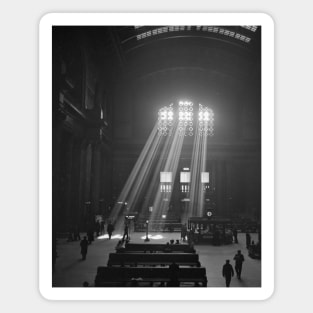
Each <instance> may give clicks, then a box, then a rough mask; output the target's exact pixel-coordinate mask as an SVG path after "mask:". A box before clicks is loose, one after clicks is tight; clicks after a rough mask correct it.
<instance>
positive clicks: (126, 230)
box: [122, 223, 129, 241]
mask: <svg viewBox="0 0 313 313" xmlns="http://www.w3.org/2000/svg"><path fill="white" fill-rule="evenodd" d="M128 230H129V228H128V223H125V226H124V235H123V239H122V240H123V241H124V240H125V237H126V240H128V239H129V234H128Z"/></svg>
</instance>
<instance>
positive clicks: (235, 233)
mask: <svg viewBox="0 0 313 313" xmlns="http://www.w3.org/2000/svg"><path fill="white" fill-rule="evenodd" d="M233 236H234V242H235V243H238V237H237V236H238V232H237V229H236V228H234V229H233Z"/></svg>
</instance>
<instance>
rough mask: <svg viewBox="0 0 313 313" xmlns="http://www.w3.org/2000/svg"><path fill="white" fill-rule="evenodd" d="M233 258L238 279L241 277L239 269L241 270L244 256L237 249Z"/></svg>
mask: <svg viewBox="0 0 313 313" xmlns="http://www.w3.org/2000/svg"><path fill="white" fill-rule="evenodd" d="M234 260H235V271H236V274H237V277H238V279H241V270H242V263H243V262H244V260H245V258H244V256H243V255H242V254H241V250H238V251H237V254H236V255H235V256H234Z"/></svg>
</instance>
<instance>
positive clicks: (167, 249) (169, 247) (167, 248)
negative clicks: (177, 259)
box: [164, 242, 172, 253]
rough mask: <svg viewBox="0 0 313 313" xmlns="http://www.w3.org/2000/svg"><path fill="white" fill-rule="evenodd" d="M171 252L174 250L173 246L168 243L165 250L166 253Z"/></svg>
mask: <svg viewBox="0 0 313 313" xmlns="http://www.w3.org/2000/svg"><path fill="white" fill-rule="evenodd" d="M170 252H172V248H171V246H170V243H169V242H167V243H166V246H165V248H164V253H170Z"/></svg>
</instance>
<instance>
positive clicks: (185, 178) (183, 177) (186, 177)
mask: <svg viewBox="0 0 313 313" xmlns="http://www.w3.org/2000/svg"><path fill="white" fill-rule="evenodd" d="M180 182H181V183H190V172H180Z"/></svg>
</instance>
